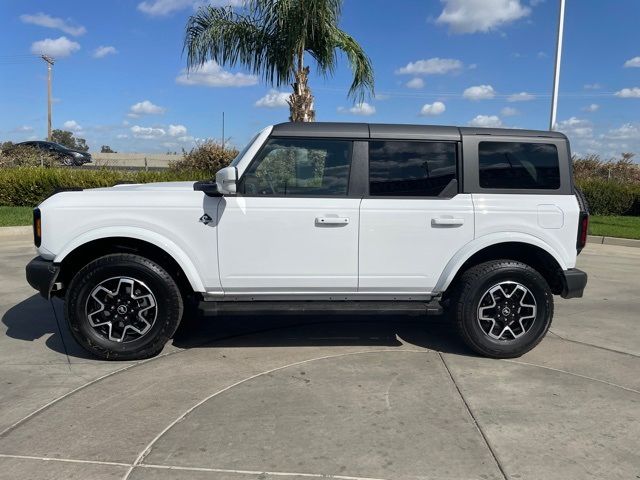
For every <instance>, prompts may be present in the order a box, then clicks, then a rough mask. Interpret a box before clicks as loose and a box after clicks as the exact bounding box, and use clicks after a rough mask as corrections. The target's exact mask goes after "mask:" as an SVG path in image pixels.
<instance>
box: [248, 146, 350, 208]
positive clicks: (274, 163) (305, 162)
mask: <svg viewBox="0 0 640 480" xmlns="http://www.w3.org/2000/svg"><path fill="white" fill-rule="evenodd" d="M350 167H351V142H350V141H346V140H321V139H319V140H316V139H276V138H272V139H270V140H269V141H268V142H267V143H266V145H265V147H264V148H263V149H262V151H261V152H260V154H259V156H258V157H257V158H256V159H255V160H254V161H253V162H252V163H251V165H249V168H248V169H247V171H246V172H245V173H244V175H243V176H242V181H241V182H240V190H239V191H240V192H241V193H243V194H246V195H276V196H283V195H305V196H341V195H344V196H346V195H347V190H348V185H349V170H350Z"/></svg>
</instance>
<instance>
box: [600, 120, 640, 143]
mask: <svg viewBox="0 0 640 480" xmlns="http://www.w3.org/2000/svg"><path fill="white" fill-rule="evenodd" d="M603 137H604V138H608V139H614V140H636V141H640V124H635V125H634V124H632V123H625V124H624V125H622V126H620V127H619V128H612V129H611V130H609V131H608V132H607V133H606V134H605V135H603Z"/></svg>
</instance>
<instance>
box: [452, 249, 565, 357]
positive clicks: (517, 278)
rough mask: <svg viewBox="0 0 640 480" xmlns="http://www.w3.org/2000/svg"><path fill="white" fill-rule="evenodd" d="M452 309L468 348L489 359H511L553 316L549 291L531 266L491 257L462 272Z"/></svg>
mask: <svg viewBox="0 0 640 480" xmlns="http://www.w3.org/2000/svg"><path fill="white" fill-rule="evenodd" d="M451 307H452V308H453V313H454V317H455V320H456V323H457V326H458V330H459V331H460V334H461V335H462V338H463V339H464V341H465V343H466V344H467V345H468V346H469V347H470V348H472V349H473V350H474V351H476V352H477V353H480V354H481V355H484V356H487V357H491V358H514V357H519V356H520V355H523V354H524V353H526V352H528V351H529V350H531V349H532V348H534V347H535V346H536V345H537V344H538V343H540V341H541V340H542V339H543V338H544V336H545V335H546V333H547V330H549V327H550V325H551V320H552V318H553V295H552V293H551V290H550V288H549V285H548V284H547V282H546V280H545V279H544V278H543V277H542V275H540V273H538V272H537V271H536V270H534V269H533V268H531V267H530V266H528V265H526V264H524V263H521V262H517V261H513V260H493V261H489V262H485V263H482V264H480V265H476V266H475V267H472V268H470V269H469V270H467V271H466V272H464V273H463V274H462V276H461V277H460V279H459V280H458V282H457V283H456V286H455V288H454V292H453V295H452V302H451Z"/></svg>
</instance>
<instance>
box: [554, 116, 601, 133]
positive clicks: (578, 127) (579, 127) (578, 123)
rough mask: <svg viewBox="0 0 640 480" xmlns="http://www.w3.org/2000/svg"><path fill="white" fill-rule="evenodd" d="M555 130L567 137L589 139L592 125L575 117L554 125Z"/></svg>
mask: <svg viewBox="0 0 640 480" xmlns="http://www.w3.org/2000/svg"><path fill="white" fill-rule="evenodd" d="M555 129H556V130H559V131H561V132H563V133H565V134H567V135H568V136H569V137H576V138H591V137H593V125H592V124H591V122H589V121H588V120H584V119H581V118H577V117H571V118H569V119H568V120H563V121H562V122H559V123H558V124H556V128H555Z"/></svg>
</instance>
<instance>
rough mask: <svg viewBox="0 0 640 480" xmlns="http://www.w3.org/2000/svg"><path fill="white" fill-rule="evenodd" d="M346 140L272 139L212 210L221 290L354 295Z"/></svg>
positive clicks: (355, 217) (353, 216) (353, 217)
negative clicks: (230, 192) (234, 189)
mask: <svg viewBox="0 0 640 480" xmlns="http://www.w3.org/2000/svg"><path fill="white" fill-rule="evenodd" d="M352 149H353V142H352V141H350V140H340V139H321V138H309V139H306V138H271V139H269V140H268V141H267V143H266V144H265V145H264V146H263V148H262V150H261V151H260V152H258V154H257V155H256V157H255V158H254V159H253V160H252V162H251V164H250V165H249V166H248V167H247V169H246V170H245V171H244V173H243V175H242V178H241V179H240V181H239V183H238V194H237V195H236V196H225V197H224V198H223V199H222V201H221V203H220V206H219V212H218V218H219V223H218V249H219V262H220V280H221V283H222V288H223V290H224V292H225V295H227V294H246V295H272V296H276V297H277V296H283V295H285V296H286V295H293V296H301V295H307V296H308V295H314V294H319V295H326V294H343V293H355V292H356V290H357V283H358V253H357V252H358V223H359V210H358V208H359V204H360V197H350V196H349V177H350V171H351V159H352Z"/></svg>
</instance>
